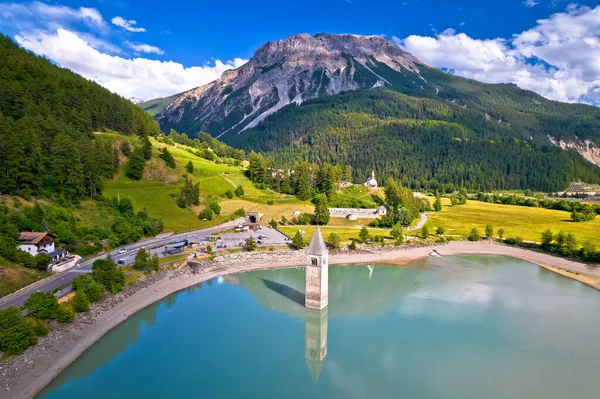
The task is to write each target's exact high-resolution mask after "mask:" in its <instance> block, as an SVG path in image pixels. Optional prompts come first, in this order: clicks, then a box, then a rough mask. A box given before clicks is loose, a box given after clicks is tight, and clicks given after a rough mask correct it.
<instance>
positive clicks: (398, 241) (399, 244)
mask: <svg viewBox="0 0 600 399" xmlns="http://www.w3.org/2000/svg"><path fill="white" fill-rule="evenodd" d="M403 243H404V237H398V238H397V239H396V241H395V242H394V245H395V246H397V247H399V246H401V245H402V244H403Z"/></svg>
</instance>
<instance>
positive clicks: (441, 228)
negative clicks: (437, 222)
mask: <svg viewBox="0 0 600 399" xmlns="http://www.w3.org/2000/svg"><path fill="white" fill-rule="evenodd" d="M445 232H446V229H444V228H443V227H442V226H438V227H437V228H436V229H435V234H436V235H438V236H441V235H442V234H444V233H445Z"/></svg>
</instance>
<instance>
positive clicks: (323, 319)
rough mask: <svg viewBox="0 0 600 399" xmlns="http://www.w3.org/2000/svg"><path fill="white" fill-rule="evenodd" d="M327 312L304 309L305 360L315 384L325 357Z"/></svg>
mask: <svg viewBox="0 0 600 399" xmlns="http://www.w3.org/2000/svg"><path fill="white" fill-rule="evenodd" d="M327 313H328V310H327V308H325V309H321V310H318V309H306V339H305V355H304V357H305V359H306V364H307V365H308V370H309V371H310V374H311V375H312V377H313V380H315V382H316V381H317V380H318V379H319V375H320V374H321V370H322V369H323V363H324V361H325V357H326V356H327V318H328V315H327Z"/></svg>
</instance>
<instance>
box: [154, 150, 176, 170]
mask: <svg viewBox="0 0 600 399" xmlns="http://www.w3.org/2000/svg"><path fill="white" fill-rule="evenodd" d="M158 157H159V158H161V159H162V160H164V161H165V163H166V164H167V166H168V167H169V168H171V169H175V167H176V166H177V165H176V164H175V158H173V155H172V154H171V152H170V151H169V149H168V148H167V147H163V148H161V149H160V154H159V155H158Z"/></svg>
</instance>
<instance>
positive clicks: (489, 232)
mask: <svg viewBox="0 0 600 399" xmlns="http://www.w3.org/2000/svg"><path fill="white" fill-rule="evenodd" d="M485 236H486V237H487V238H492V237H493V236H494V227H492V225H491V224H488V225H487V226H485Z"/></svg>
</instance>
